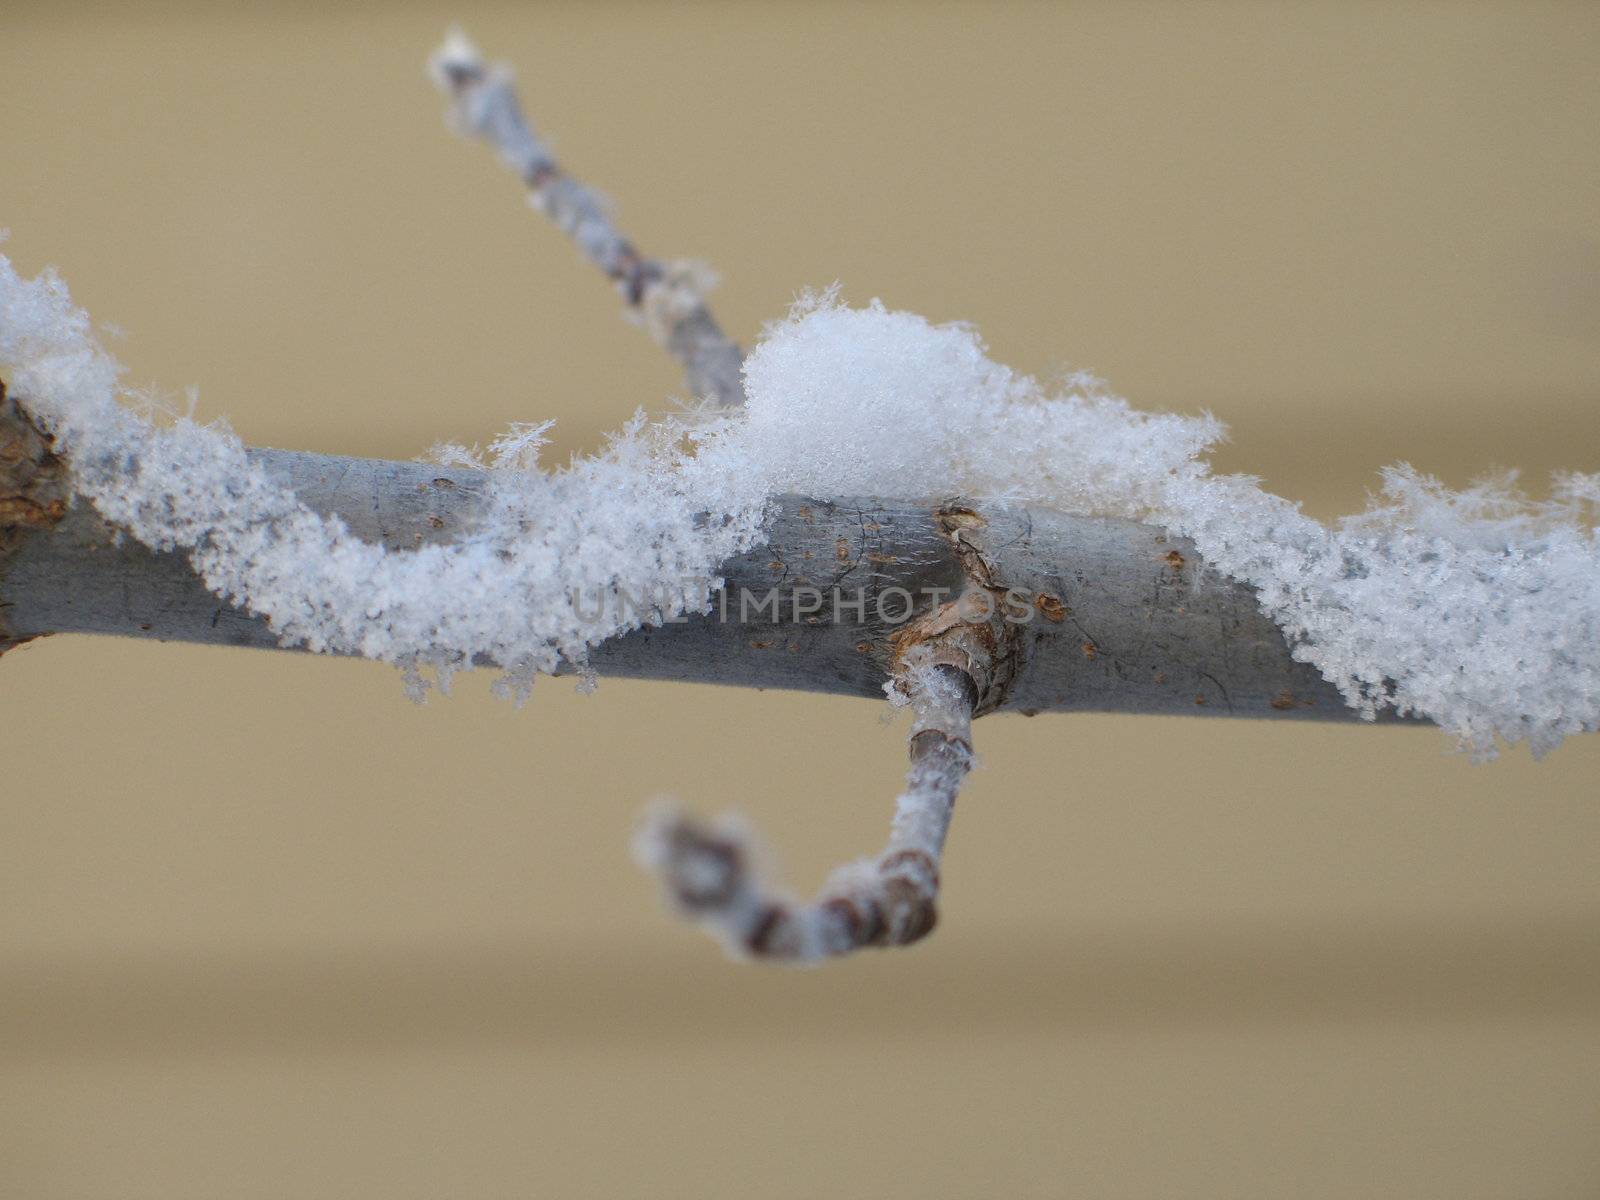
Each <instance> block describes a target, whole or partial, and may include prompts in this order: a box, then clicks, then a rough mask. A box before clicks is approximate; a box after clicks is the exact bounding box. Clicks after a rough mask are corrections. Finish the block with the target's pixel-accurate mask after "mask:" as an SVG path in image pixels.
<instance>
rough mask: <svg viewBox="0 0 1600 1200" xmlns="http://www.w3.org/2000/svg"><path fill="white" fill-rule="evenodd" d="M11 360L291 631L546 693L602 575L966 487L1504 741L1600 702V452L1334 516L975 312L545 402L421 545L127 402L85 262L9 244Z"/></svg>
mask: <svg viewBox="0 0 1600 1200" xmlns="http://www.w3.org/2000/svg"><path fill="white" fill-rule="evenodd" d="M0 369H4V370H5V371H6V372H7V373H8V375H9V377H10V379H11V382H12V384H13V387H14V389H15V391H16V393H17V394H18V395H19V396H23V397H25V398H26V399H27V401H28V403H29V407H30V408H31V409H32V411H33V412H34V413H35V414H36V415H37V416H38V417H39V418H40V419H41V420H43V421H44V422H45V423H46V424H47V425H48V427H49V428H50V430H51V431H52V432H53V433H54V434H55V436H56V437H57V438H58V439H59V440H60V442H61V443H62V445H63V446H64V448H65V449H66V451H67V452H68V453H69V454H70V455H71V459H72V462H73V464H74V467H75V470H76V472H77V477H78V487H79V491H80V492H81V493H82V494H83V495H85V496H87V497H88V498H89V499H90V500H92V501H93V502H94V504H95V505H96V506H97V507H98V508H99V509H100V510H101V511H102V512H103V513H104V515H105V516H106V517H107V518H108V519H109V520H111V521H113V522H114V523H116V524H117V525H119V526H120V527H122V528H124V529H126V530H127V531H128V532H129V533H130V534H131V535H132V536H134V537H136V538H138V539H139V540H140V541H142V542H145V543H146V544H148V545H150V546H153V547H157V548H160V549H180V550H183V551H186V552H187V553H188V554H189V555H190V557H191V558H192V560H193V562H194V565H195V568H196V570H197V571H198V572H199V574H200V575H201V576H202V577H203V578H204V580H205V581H206V583H207V585H208V586H209V587H211V588H212V590H214V591H215V592H217V594H219V595H221V596H223V597H225V598H227V599H228V600H230V601H231V602H233V603H235V604H238V605H240V606H242V607H245V608H248V609H249V610H251V611H253V612H256V613H260V614H262V615H264V616H265V617H266V618H267V619H268V620H269V621H270V622H271V624H272V626H273V628H274V629H275V630H276V631H277V633H278V634H279V636H280V637H281V638H283V639H284V640H285V641H288V642H293V643H301V644H304V645H306V646H308V647H310V648H312V649H315V650H330V651H339V652H344V653H352V654H360V655H364V656H366V657H370V658H377V659H383V660H386V661H390V662H395V663H399V664H401V665H403V666H407V667H409V668H411V669H412V670H413V672H415V670H416V668H417V667H418V666H419V665H427V666H432V667H435V668H438V669H440V670H441V671H442V672H444V673H448V672H449V671H450V670H452V669H454V668H456V667H459V666H470V665H471V664H472V663H473V662H474V661H475V660H478V661H481V660H484V659H487V660H491V661H494V662H497V663H500V664H503V665H504V666H505V667H506V669H507V671H508V683H509V686H510V687H511V688H512V690H513V691H516V692H519V693H521V692H524V691H525V689H526V687H527V686H528V685H529V684H530V683H531V679H532V677H533V675H534V674H536V673H538V672H544V671H549V670H551V669H553V668H554V667H555V666H556V665H557V664H558V663H561V662H563V661H565V662H569V663H571V662H577V663H581V662H582V661H583V656H584V652H585V651H586V650H587V648H589V647H591V646H593V645H595V644H597V643H598V642H600V641H602V640H604V639H606V638H608V637H612V636H615V635H616V634H618V633H622V632H625V626H624V625H623V624H622V621H623V617H622V616H621V614H620V612H618V611H613V608H612V606H606V607H605V609H604V610H603V611H602V612H600V613H598V614H590V613H586V612H584V611H582V606H581V605H579V604H578V603H577V601H576V597H578V596H581V595H591V596H592V595H594V594H596V592H597V590H600V589H605V588H613V587H614V588H619V589H624V590H626V591H628V592H629V593H630V594H633V595H651V596H659V597H660V613H661V615H662V616H674V615H678V614H681V613H684V612H696V611H703V610H704V609H705V606H706V604H707V596H706V594H705V593H704V592H703V591H701V590H699V589H697V588H695V587H693V586H692V585H687V584H685V583H684V582H683V581H684V580H686V579H694V578H701V579H715V578H716V574H717V568H718V565H719V564H720V563H722V562H723V561H724V560H725V559H727V558H728V557H729V556H730V555H732V554H735V553H738V552H739V551H741V550H744V549H746V548H749V547H750V546H752V545H754V544H756V543H757V542H759V540H760V538H761V536H762V533H761V529H762V519H763V516H764V513H765V510H766V506H767V501H768V500H769V498H770V497H771V496H772V495H773V494H775V493H778V492H785V491H793V492H804V493H809V494H813V495H830V494H835V495H836V494H867V495H878V496H896V497H902V498H915V497H934V496H948V495H954V494H960V495H964V496H969V497H973V498H974V499H978V500H983V501H986V502H989V503H992V504H1011V503H1014V504H1030V505H1038V506H1043V507H1050V508H1056V509H1060V510H1063V511H1069V512H1076V513H1084V514H1101V515H1117V516H1125V517H1133V518H1137V519H1141V520H1147V521H1151V522H1154V523H1157V524H1160V525H1163V526H1166V527H1167V528H1169V529H1171V530H1172V531H1174V532H1176V533H1178V534H1181V535H1183V536H1186V537H1189V538H1192V539H1193V540H1194V542H1195V544H1196V546H1197V548H1198V550H1199V552H1200V553H1201V555H1202V556H1203V557H1204V559H1205V561H1206V562H1207V564H1208V565H1209V566H1210V567H1212V568H1213V569H1215V570H1218V571H1221V572H1224V573H1226V574H1228V575H1230V576H1233V577H1234V578H1237V579H1240V580H1242V581H1244V582H1246V583H1249V584H1251V585H1253V586H1254V587H1255V588H1256V589H1257V591H1258V593H1259V596H1260V602H1261V605H1262V607H1263V609H1264V610H1265V611H1266V612H1267V613H1268V614H1269V615H1271V616H1272V618H1273V619H1274V620H1275V621H1276V622H1277V623H1278V624H1279V625H1280V626H1281V627H1282V629H1283V630H1284V633H1285V635H1286V637H1287V638H1288V639H1289V642H1290V644H1291V646H1292V648H1293V652H1294V654H1295V656H1296V657H1298V658H1300V659H1302V660H1304V661H1307V662H1310V663H1312V664H1314V665H1315V666H1316V667H1317V668H1319V669H1320V670H1321V671H1322V673H1323V674H1324V675H1325V676H1326V677H1327V678H1328V679H1330V680H1331V681H1333V682H1334V683H1335V684H1337V685H1338V686H1339V688H1340V689H1341V690H1342V692H1343V694H1344V696H1345V698H1346V699H1347V701H1348V702H1349V703H1350V704H1352V705H1353V706H1355V707H1356V708H1357V709H1359V710H1360V711H1361V712H1363V713H1365V714H1368V715H1371V714H1373V713H1376V712H1377V711H1379V710H1380V709H1385V708H1392V709H1395V710H1397V711H1398V712H1401V713H1408V714H1417V715H1421V716H1425V717H1428V718H1431V719H1433V720H1434V721H1436V722H1438V723H1439V724H1440V725H1441V726H1443V727H1444V728H1445V729H1447V730H1449V731H1450V732H1452V733H1453V734H1455V735H1456V736H1457V737H1458V738H1460V739H1461V740H1462V742H1463V743H1464V744H1466V745H1467V746H1468V747H1469V748H1471V749H1472V750H1473V751H1475V752H1476V753H1479V754H1483V755H1488V754H1492V753H1493V751H1494V747H1495V745H1496V742H1497V740H1503V741H1506V742H1518V741H1523V740H1526V741H1528V742H1529V743H1530V744H1531V746H1532V748H1533V750H1534V751H1535V752H1536V753H1542V752H1543V751H1545V750H1548V749H1550V748H1551V747H1552V746H1554V745H1556V744H1557V743H1558V742H1559V741H1560V740H1561V739H1562V738H1563V737H1564V736H1566V735H1568V734H1571V733H1575V732H1579V731H1593V730H1596V729H1597V728H1600V541H1597V537H1596V528H1595V524H1594V522H1595V515H1596V514H1595V509H1596V505H1597V502H1600V479H1596V478H1594V477H1586V476H1569V477H1564V478H1562V479H1560V480H1558V481H1557V487H1556V489H1555V495H1554V498H1553V499H1552V500H1550V501H1548V502H1542V503H1534V502H1531V501H1529V500H1528V499H1527V498H1525V497H1523V496H1522V495H1520V494H1519V493H1518V492H1517V491H1516V489H1515V487H1514V485H1513V482H1512V481H1511V480H1510V479H1504V480H1500V481H1496V482H1490V483H1484V484H1480V485H1478V486H1476V487H1474V488H1472V489H1469V490H1467V491H1464V492H1452V491H1449V490H1447V489H1445V488H1443V487H1442V486H1441V485H1439V484H1438V483H1437V482H1436V481H1434V480H1431V479H1429V478H1426V477H1424V476H1421V475H1419V474H1417V473H1416V472H1414V471H1412V470H1410V469H1409V468H1406V467H1403V466H1402V467H1396V468H1393V469H1391V470H1390V471H1388V472H1387V473H1386V474H1385V477H1384V490H1383V493H1382V495H1381V496H1380V497H1379V498H1378V499H1377V500H1376V501H1375V502H1374V504H1373V506H1372V507H1370V508H1369V510H1368V511H1367V512H1365V513H1362V514H1360V515H1359V516H1355V517H1351V518H1347V519H1345V520H1344V521H1342V522H1340V523H1338V524H1337V525H1335V526H1332V527H1329V526H1326V525H1324V524H1322V523H1320V522H1318V521H1315V520H1313V519H1312V518H1310V517H1308V516H1306V515H1305V514H1304V513H1302V512H1301V511H1300V510H1299V508H1298V507H1297V506H1296V505H1294V504H1292V503H1290V502H1289V501H1287V500H1284V499H1283V498H1281V497H1278V496H1274V495H1271V494H1270V493H1267V492H1265V491H1263V490H1262V489H1261V488H1260V487H1259V486H1258V485H1257V483H1256V481H1255V480H1253V479H1250V478H1248V477H1244V476H1238V475H1216V474H1213V473H1212V472H1211V470H1210V468H1209V466H1208V465H1207V463H1206V461H1205V457H1204V456H1205V452H1206V451H1207V449H1208V448H1209V447H1210V446H1211V445H1213V444H1214V443H1215V442H1216V441H1217V440H1218V439H1219V438H1221V437H1222V435H1223V433H1224V430H1223V427H1222V426H1221V424H1220V423H1219V422H1217V421H1216V420H1214V419H1213V418H1211V417H1209V416H1200V417H1187V416H1180V415H1173V414H1155V413H1146V412H1140V411H1138V410H1136V409H1134V408H1132V407H1131V406H1130V405H1129V404H1128V403H1127V402H1126V401H1124V400H1122V399H1119V398H1117V397H1115V396H1112V395H1109V394H1107V393H1106V392H1105V391H1104V390H1103V388H1101V387H1100V386H1099V385H1098V384H1097V383H1096V382H1095V381H1094V380H1092V379H1086V378H1076V379H1072V380H1069V381H1067V383H1066V384H1065V385H1064V386H1063V387H1061V388H1058V389H1055V390H1051V389H1047V388H1046V387H1044V386H1043V385H1041V384H1040V383H1038V382H1037V381H1035V380H1033V379H1031V378H1028V377H1026V376H1021V375H1018V374H1016V373H1014V372H1012V371H1011V370H1009V369H1008V368H1006V367H1004V366H1001V365H999V364H997V363H995V362H993V361H991V360H990V359H989V357H988V354H987V352H986V350H985V347H984V345H983V343H982V341H981V340H980V339H979V337H978V336H977V334H976V333H975V332H974V331H973V330H972V329H970V328H969V327H966V326H963V325H943V326H936V325H933V324H930V323H929V322H928V321H926V320H924V319H923V318H921V317H918V316H915V315H913V314H910V313H903V312H892V311H888V310H886V309H885V308H883V307H882V306H881V305H879V304H877V303H874V304H872V305H870V306H868V307H866V308H859V309H852V308H848V307H845V306H844V305H842V304H841V303H839V301H838V299H837V297H836V296H835V295H834V294H833V293H832V292H827V293H822V294H820V295H813V296H809V297H807V298H806V299H804V300H802V301H801V303H800V304H798V305H797V306H796V308H795V310H794V311H793V312H792V313H791V314H790V316H789V317H788V319H786V320H784V321H781V322H777V323H775V324H773V325H771V326H769V327H768V329H767V330H766V331H765V333H764V335H763V337H762V339H761V341H760V343H759V344H758V345H757V346H756V347H755V349H754V350H753V351H752V353H751V354H750V356H749V358H748V360H747V362H746V367H745V385H746V393H747V404H746V406H745V408H744V409H743V410H742V411H740V412H737V413H733V414H730V415H727V416H724V417H718V418H714V419H708V420H704V421H701V422H698V423H691V424H688V425H686V424H683V423H681V422H674V421H664V422H657V423H648V422H646V421H645V420H644V418H643V417H642V416H640V417H637V418H635V420H634V421H633V422H631V423H630V424H629V425H628V426H627V427H626V428H625V429H624V430H623V431H622V432H621V433H620V434H619V435H617V437H616V438H615V439H614V440H613V441H612V443H611V445H610V446H609V447H608V448H607V450H606V451H605V452H604V453H602V454H600V455H597V456H595V457H593V458H589V459H585V460H579V461H578V462H576V463H574V464H573V465H572V466H571V467H570V468H568V469H566V470H562V471H556V472H547V471H544V470H541V469H540V468H539V466H538V463H537V452H538V447H539V444H540V443H541V441H542V437H543V434H544V432H545V428H546V427H545V426H539V425H527V426H519V427H518V428H517V429H515V430H513V431H512V433H511V434H509V435H507V437H505V438H503V439H501V440H500V441H499V442H497V443H495V444H494V445H493V446H491V451H492V461H491V463H490V465H491V467H492V468H493V469H492V470H491V474H490V478H491V480H492V484H491V487H490V494H489V503H488V505H487V508H486V511H485V513H484V517H483V519H482V521H481V522H480V524H479V526H478V528H477V529H475V530H474V531H473V532H472V533H471V534H470V535H468V536H466V537H465V538H464V539H462V540H460V541H458V542H456V543H454V544H451V545H448V546H424V547H421V548H418V549H415V550H407V551H403V552H400V551H395V552H389V551H385V550H384V549H383V548H382V547H379V546H374V545H371V544H369V543H365V542H363V541H361V540H359V539H357V538H355V537H353V536H352V535H351V534H350V533H349V531H348V530H347V529H346V528H345V527H344V526H343V524H342V523H341V522H339V521H338V520H337V519H334V518H329V517H324V516H321V515H319V514H317V513H314V512H312V511H310V510H309V509H307V508H306V507H305V506H304V505H303V504H302V503H301V502H300V501H299V500H298V499H296V497H295V496H294V495H293V494H292V493H290V492H288V491H286V490H285V489H284V488H282V487H281V486H279V485H277V484H274V483H273V482H272V481H270V480H269V479H268V478H267V477H266V476H265V475H264V474H263V473H262V471H261V470H260V469H259V468H257V467H256V466H254V465H253V464H252V463H251V461H250V460H249V459H248V457H247V456H246V454H245V451H244V448H243V446H242V445H241V444H240V442H239V441H238V439H237V438H236V437H234V436H233V435H232V434H231V433H230V432H229V431H228V430H227V429H225V428H223V427H220V426H215V425H212V426H206V425H200V424H197V423H196V422H194V421H193V420H192V419H189V418H187V417H180V418H178V419H176V420H175V421H173V422H172V423H170V424H164V425H157V424H154V423H152V422H151V421H149V420H147V419H146V418H145V417H143V416H140V415H138V414H136V413H135V412H134V411H132V410H130V409H129V408H128V407H126V406H125V405H123V404H122V403H120V402H119V399H118V397H119V385H118V378H119V371H120V368H119V367H118V366H117V364H116V363H115V361H114V360H113V359H112V358H111V357H110V356H109V355H107V354H106V353H105V351H104V350H102V349H101V348H100V346H99V345H98V343H97V342H96V341H95V339H94V337H93V334H92V331H91V327H90V324H89V320H88V317H87V316H86V315H85V314H84V313H83V312H82V310H80V309H78V308H76V307H75V306H74V305H73V304H72V302H71V300H70V298H69V296H68V294H67V290H66V288H65V287H64V286H63V285H62V283H61V282H60V280H59V279H58V278H57V277H56V276H55V275H53V274H52V273H49V272H46V273H45V274H43V275H41V276H40V277H39V278H38V279H36V280H32V281H28V280H23V279H21V278H20V277H19V276H18V275H17V274H16V272H15V271H14V270H13V268H12V267H11V265H10V263H9V262H7V261H5V260H4V259H3V258H0ZM686 442H688V443H690V448H689V449H685V443H686ZM448 452H449V453H451V454H453V455H456V456H457V457H459V456H461V455H463V454H465V453H466V452H464V451H461V450H460V449H459V448H454V449H451V450H449V451H448Z"/></svg>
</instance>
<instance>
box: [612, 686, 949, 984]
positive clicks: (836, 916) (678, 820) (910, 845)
mask: <svg viewBox="0 0 1600 1200" xmlns="http://www.w3.org/2000/svg"><path fill="white" fill-rule="evenodd" d="M900 686H901V687H902V689H903V690H904V692H905V694H906V696H907V697H908V699H909V702H910V704H911V709H912V713H913V718H912V726H911V739H910V757H911V769H910V771H909V773H908V774H907V776H906V789H905V791H904V792H903V793H902V794H901V796H900V798H899V800H898V801H897V802H896V806H895V815H894V823H893V826H892V827H891V830H890V834H889V844H888V845H887V846H885V847H884V849H883V852H882V853H881V854H879V855H878V857H877V858H875V859H868V860H864V861H862V862H857V863H852V864H850V865H849V866H846V867H842V868H840V869H839V870H837V871H835V872H834V874H833V877H832V878H831V879H830V880H829V881H828V885H827V886H826V887H825V888H824V889H823V891H822V894H821V895H820V896H818V897H817V898H816V899H815V900H814V901H812V902H811V903H810V904H804V905H796V904H793V903H791V902H789V901H787V900H785V899H783V898H782V897H781V896H779V895H777V894H776V893H775V892H774V891H773V890H772V889H770V888H769V887H767V886H765V885H764V884H763V883H762V881H761V879H760V878H758V876H757V874H756V872H755V870H754V869H753V868H752V865H751V857H752V855H751V848H750V844H749V839H748V837H747V836H746V835H745V834H744V832H743V831H742V830H741V829H740V828H739V827H738V826H737V825H736V824H734V823H732V822H730V821H724V822H722V823H721V824H720V825H718V826H716V827H711V826H707V825H703V824H701V823H700V822H698V821H696V820H695V819H694V818H692V817H689V816H687V815H685V814H682V813H679V812H675V811H671V810H668V811H664V812H659V813H656V814H654V815H652V817H651V818H650V819H649V820H648V821H647V823H646V825H645V827H644V829H643V831H642V832H641V833H640V836H639V840H638V844H637V852H638V856H639V859H640V861H641V862H642V863H643V864H644V865H645V866H646V867H648V868H649V869H651V870H652V871H654V872H655V873H656V874H658V875H659V876H660V877H661V879H662V880H663V882H664V883H665V884H666V888H667V891H668V894H669V895H670V896H671V897H672V899H673V901H674V902H675V903H676V904H677V906H678V907H679V908H680V909H681V910H682V911H683V912H684V913H685V914H686V915H687V916H689V917H691V918H692V919H694V920H696V921H698V922H699V923H700V924H702V925H704V926H705V927H706V928H707V929H709V930H710V931H711V932H712V933H714V934H715V935H716V936H717V937H718V938H720V939H721V941H722V943H723V945H724V946H726V947H727V949H728V950H729V952H730V953H733V954H736V955H740V956H750V957H753V958H760V959H766V960H771V961H776V962H788V963H814V962H819V961H821V960H822V959H826V958H832V957H836V956H838V955H841V954H849V953H851V952H852V951H855V950H859V949H861V948H863V947H866V946H905V945H909V944H910V943H912V942H915V941H918V940H920V939H921V938H923V937H925V936H926V935H927V934H928V933H929V932H930V931H931V930H932V929H933V927H934V924H935V922H936V921H937V920H938V906H937V901H938V895H939V866H940V861H941V858H942V856H943V853H944V842H945V835H946V834H947V833H948V832H949V829H950V817H951V814H952V813H953V811H954V809H955V802H956V795H957V793H958V792H959V791H960V790H961V783H962V781H963V780H964V779H965V778H966V776H967V772H968V771H969V770H971V768H972V713H973V709H974V708H975V707H976V705H977V702H978V690H977V686H976V684H975V683H974V682H973V680H972V677H971V676H969V675H968V674H967V673H966V672H964V671H962V670H961V669H959V668H957V667H953V666H949V665H946V664H937V665H933V666H927V667H922V668H918V669H916V670H914V671H912V672H910V673H909V674H908V675H907V676H906V677H905V678H903V679H902V680H901V681H900Z"/></svg>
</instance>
